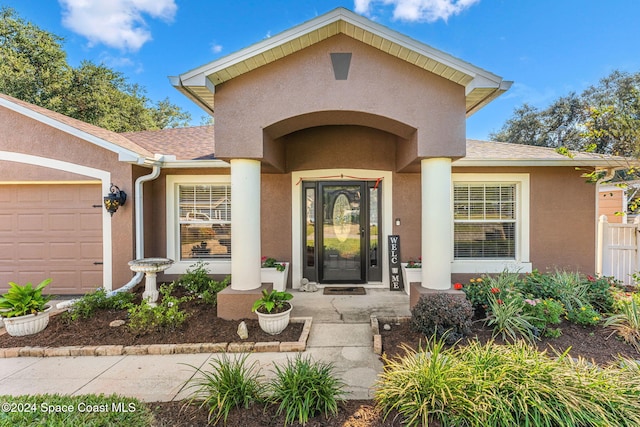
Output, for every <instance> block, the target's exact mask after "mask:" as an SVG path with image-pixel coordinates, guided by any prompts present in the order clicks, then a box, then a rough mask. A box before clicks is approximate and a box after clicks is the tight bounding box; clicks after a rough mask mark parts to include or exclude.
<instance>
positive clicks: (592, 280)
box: [587, 276, 596, 282]
mask: <svg viewBox="0 0 640 427" xmlns="http://www.w3.org/2000/svg"><path fill="white" fill-rule="evenodd" d="M587 280H588V281H590V282H595V281H596V278H595V277H593V276H587Z"/></svg>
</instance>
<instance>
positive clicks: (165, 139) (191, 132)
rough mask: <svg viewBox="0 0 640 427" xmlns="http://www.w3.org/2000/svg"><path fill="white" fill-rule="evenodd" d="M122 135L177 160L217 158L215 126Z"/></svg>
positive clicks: (156, 152) (151, 150)
mask: <svg viewBox="0 0 640 427" xmlns="http://www.w3.org/2000/svg"><path fill="white" fill-rule="evenodd" d="M121 135H122V136H125V137H127V138H128V139H130V140H131V141H133V142H135V143H136V144H138V145H140V146H142V147H144V148H145V149H147V150H148V151H150V152H152V153H155V154H165V155H173V156H176V159H177V160H211V159H214V158H215V156H214V151H215V144H214V140H213V126H196V127H188V128H175V129H162V130H149V131H142V132H126V133H123V134H121Z"/></svg>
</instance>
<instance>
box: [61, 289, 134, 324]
mask: <svg viewBox="0 0 640 427" xmlns="http://www.w3.org/2000/svg"><path fill="white" fill-rule="evenodd" d="M133 299H134V295H133V294H132V293H129V292H118V293H115V294H113V295H112V296H107V291H106V290H105V289H103V288H99V289H97V290H95V291H93V292H89V293H87V294H85V295H84V296H82V298H80V299H78V300H76V301H75V302H74V303H73V304H72V305H71V307H70V308H69V311H68V312H66V313H65V315H66V316H67V318H69V319H71V320H73V321H75V320H78V319H90V318H91V317H93V315H94V314H95V313H96V311H97V310H122V309H125V308H127V307H129V305H130V304H131V303H132V302H133Z"/></svg>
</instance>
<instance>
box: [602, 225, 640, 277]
mask: <svg viewBox="0 0 640 427" xmlns="http://www.w3.org/2000/svg"><path fill="white" fill-rule="evenodd" d="M639 234H640V218H636V219H635V220H634V221H633V224H609V222H608V221H607V217H606V216H605V215H602V216H601V217H600V220H599V221H598V237H597V238H598V241H597V245H598V246H597V257H598V258H597V265H596V273H597V274H598V275H602V276H606V277H615V278H616V279H618V280H620V281H621V282H624V283H626V284H628V285H630V284H633V283H634V282H633V279H632V278H631V275H632V274H634V273H636V272H637V271H638V269H639V268H640V251H639V250H638V240H639Z"/></svg>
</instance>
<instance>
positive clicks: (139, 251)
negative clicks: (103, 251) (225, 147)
mask: <svg viewBox="0 0 640 427" xmlns="http://www.w3.org/2000/svg"><path fill="white" fill-rule="evenodd" d="M158 176H160V166H158V165H157V164H154V165H153V169H152V170H151V173H150V174H149V175H143V176H141V177H139V178H138V179H136V182H135V201H134V203H135V214H136V218H135V223H136V259H140V258H144V244H143V241H144V220H143V207H142V205H143V196H142V184H144V183H145V182H147V181H153V180H154V179H156V178H157V177H158ZM143 277H144V273H142V272H138V273H136V274H135V275H134V276H133V277H132V278H131V280H129V281H128V282H127V283H126V284H125V285H124V286H122V287H121V288H118V289H116V290H115V291H110V292H107V296H108V297H110V296H113V295H115V294H117V293H119V292H125V291H129V290H130V289H131V288H133V287H134V286H135V285H137V284H138V283H140V282H141V281H142V278H143ZM77 300H78V299H77V298H74V299H70V300H67V301H63V302H61V303H58V304H56V308H58V309H65V308H68V307H71V306H72V305H73V303H74V302H76V301H77Z"/></svg>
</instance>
